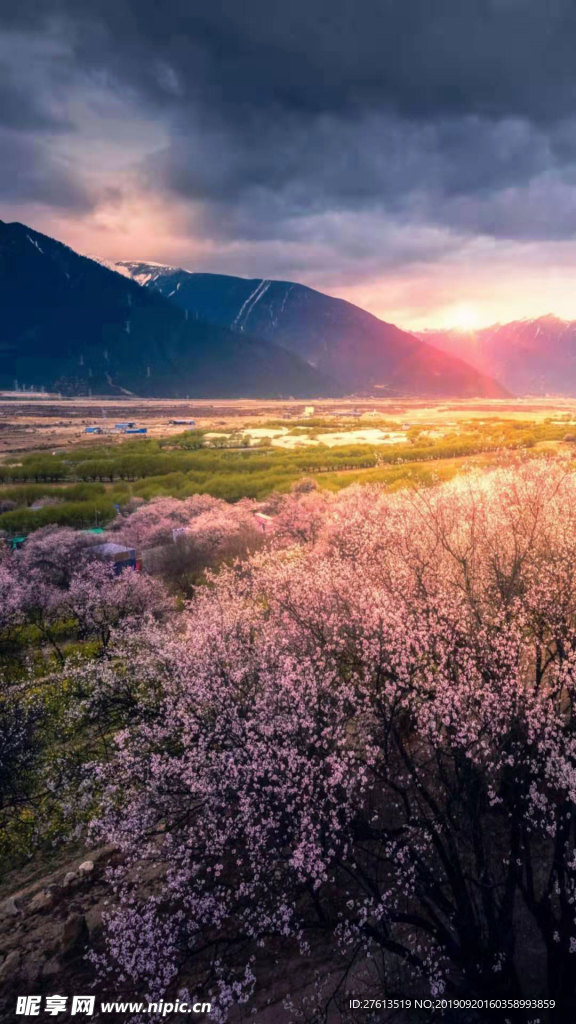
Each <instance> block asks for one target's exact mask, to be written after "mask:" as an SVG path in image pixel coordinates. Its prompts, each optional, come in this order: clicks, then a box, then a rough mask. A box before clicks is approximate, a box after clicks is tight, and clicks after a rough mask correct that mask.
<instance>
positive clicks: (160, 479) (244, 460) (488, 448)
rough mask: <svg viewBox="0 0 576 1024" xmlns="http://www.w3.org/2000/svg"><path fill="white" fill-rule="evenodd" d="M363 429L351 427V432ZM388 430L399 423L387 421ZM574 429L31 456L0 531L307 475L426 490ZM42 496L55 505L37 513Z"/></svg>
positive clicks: (244, 491)
mask: <svg viewBox="0 0 576 1024" xmlns="http://www.w3.org/2000/svg"><path fill="white" fill-rule="evenodd" d="M275 423H276V421H271V424H270V425H273V424H274V425H275ZM278 423H279V424H280V423H282V421H278ZM335 425H336V426H338V428H339V427H340V423H339V421H337V420H336V421H335V420H332V419H330V420H328V419H323V418H319V417H313V418H310V419H309V420H308V419H304V420H302V421H300V422H298V423H296V424H294V423H291V427H297V428H298V429H299V430H302V431H304V430H307V431H308V436H312V435H313V434H314V433H315V432H316V431H317V430H318V428H319V427H320V426H321V427H326V426H330V427H331V428H334V426H335ZM356 426H357V424H355V423H354V424H351V428H354V429H355V428H356ZM386 426H389V427H392V426H393V427H396V426H397V424H395V423H394V424H392V423H390V422H387V423H386ZM566 430H567V426H566V424H565V423H553V422H550V421H548V422H536V421H531V420H512V419H508V420H507V419H503V418H496V417H494V418H488V419H486V420H484V421H478V420H465V419H463V420H461V421H460V423H459V424H458V426H457V427H456V428H452V429H451V430H450V432H445V433H444V436H442V437H437V438H431V437H429V436H427V434H426V429H425V428H423V427H419V428H418V429H414V430H411V431H410V432H409V437H408V440H407V441H406V442H405V443H401V444H397V445H377V444H349V445H342V446H339V447H333V448H328V447H327V446H324V445H321V444H317V445H314V446H310V447H307V448H305V449H298V450H287V449H282V448H274V447H272V446H271V445H261V446H258V447H257V448H249V449H246V448H238V449H230V448H226V449H222V448H213V447H208V446H206V443H205V441H204V439H203V437H202V436H200V432H197V433H195V434H194V436H193V437H191V436H190V433H184V434H182V435H176V436H172V437H170V438H169V439H168V438H167V439H165V440H162V439H153V438H149V439H139V440H138V441H137V442H134V441H128V440H127V441H125V442H124V443H123V444H121V445H120V446H118V445H115V446H110V445H108V446H106V445H104V446H102V447H98V448H82V447H79V448H76V449H73V450H71V451H68V450H67V451H66V452H55V453H54V454H48V453H43V454H34V455H32V454H30V455H25V456H22V457H21V459H20V460H16V459H13V460H11V461H8V462H5V463H4V464H3V465H2V466H0V509H2V511H0V530H4V531H6V532H8V533H10V534H20V533H28V532H30V531H31V530H34V529H37V528H38V527H40V526H43V525H45V524H47V523H58V524H60V525H68V526H73V527H76V528H88V527H92V526H95V525H105V524H106V523H107V522H109V521H110V520H111V519H112V518H113V517H114V515H115V511H116V509H115V506H116V505H123V504H125V503H126V502H127V501H128V500H129V499H130V498H132V497H140V498H144V499H146V500H149V499H150V498H154V497H158V496H172V497H176V498H185V497H188V496H189V495H191V494H195V493H208V494H212V495H214V496H215V497H218V498H224V499H226V500H228V501H238V500H239V499H240V498H243V497H249V498H255V499H259V498H264V497H265V496H266V495H268V494H270V493H271V492H273V491H280V492H283V491H286V490H288V489H289V488H290V485H291V484H292V483H294V482H295V481H297V480H298V479H300V478H301V477H303V476H316V477H317V479H318V483H319V485H320V486H321V487H325V488H327V489H329V490H338V489H340V488H341V487H345V486H349V485H350V484H352V483H362V482H377V483H383V484H386V485H387V486H389V487H393V488H397V487H400V486H407V485H415V486H420V485H427V484H429V483H432V482H434V481H435V480H437V479H447V478H448V477H449V476H451V475H454V473H455V472H458V471H460V469H461V465H462V460H466V459H470V458H474V457H477V456H480V455H482V454H493V453H497V452H501V451H510V450H517V449H521V450H529V449H534V448H537V447H540V448H541V449H542V448H547V447H548V448H549V447H550V446H552V447H554V446H555V445H557V443H558V442H559V441H562V439H563V438H564V436H565V435H566ZM200 444H204V447H199V445H200ZM450 462H453V463H454V464H453V466H452V467H450V465H449V463H450ZM429 463H435V467H434V468H433V467H431V466H429V465H428V464H429ZM440 464H442V465H440ZM41 499H49V500H50V501H52V502H55V503H54V504H48V505H46V506H45V507H43V508H37V509H34V508H32V505H33V504H34V503H36V502H38V501H39V500H41Z"/></svg>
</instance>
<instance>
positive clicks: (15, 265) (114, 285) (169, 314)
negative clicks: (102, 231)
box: [0, 221, 337, 397]
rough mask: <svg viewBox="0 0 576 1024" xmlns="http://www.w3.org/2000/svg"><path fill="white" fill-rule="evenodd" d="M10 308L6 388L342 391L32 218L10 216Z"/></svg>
mask: <svg viewBox="0 0 576 1024" xmlns="http://www.w3.org/2000/svg"><path fill="white" fill-rule="evenodd" d="M0 307H1V309H2V329H1V332H0V388H11V387H13V386H14V383H15V382H17V383H18V386H19V387H22V386H25V387H30V386H34V387H35V388H41V387H45V388H46V389H48V390H56V391H61V392H62V393H64V394H88V393H90V392H92V393H94V394H110V393H116V394H122V393H128V394H130V393H135V394H138V395H143V396H159V395H163V396H166V397H186V396H190V397H203V396H222V397H259V396H268V397H276V396H290V395H294V396H303V397H308V396H313V395H318V394H326V393H334V391H335V390H336V391H337V387H336V385H335V384H334V383H333V382H331V381H328V380H327V379H326V377H325V376H323V375H322V374H321V373H320V372H318V371H317V370H315V369H314V368H313V367H311V366H309V365H308V364H307V363H306V362H305V361H304V360H302V359H299V358H298V356H296V355H295V354H293V353H290V352H288V351H285V350H283V349H282V348H280V347H278V346H276V345H273V344H271V343H270V342H267V341H264V340H261V339H258V338H253V337H251V336H250V335H249V334H239V333H238V332H233V331H230V330H228V329H227V328H226V327H225V326H217V325H214V324H208V323H203V322H199V321H197V320H196V319H195V318H192V317H190V316H189V314H188V313H187V312H186V311H184V310H182V309H180V308H178V306H176V305H175V304H173V303H171V302H169V301H168V300H167V299H165V298H164V297H163V296H162V295H160V294H159V293H158V292H155V291H147V290H146V289H143V288H141V287H139V285H137V284H136V283H134V282H133V281H130V280H127V279H126V278H125V277H122V276H120V275H119V274H117V273H115V272H113V271H111V270H109V269H107V268H106V267H104V266H102V265H100V264H99V263H97V262H95V261H94V260H91V259H88V258H87V257H85V256H81V255H79V254H78V253H77V252H74V251H73V250H72V249H70V248H68V247H67V246H65V245H63V244H61V243H60V242H57V241H55V240H54V239H52V238H48V237H47V236H45V235H42V234H39V233H38V232H37V231H33V230H32V229H31V228H28V227H26V226H25V225H23V224H6V223H4V222H2V221H0Z"/></svg>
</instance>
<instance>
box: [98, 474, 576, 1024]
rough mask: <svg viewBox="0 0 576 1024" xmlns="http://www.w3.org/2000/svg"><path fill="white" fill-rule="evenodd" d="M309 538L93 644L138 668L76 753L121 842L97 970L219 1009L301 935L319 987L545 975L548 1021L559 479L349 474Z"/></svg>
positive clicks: (565, 560)
mask: <svg viewBox="0 0 576 1024" xmlns="http://www.w3.org/2000/svg"><path fill="white" fill-rule="evenodd" d="M317 509H318V506H317V505H315V506H314V509H313V510H312V511H313V512H314V521H315V520H316V511H317ZM299 532H300V531H299ZM306 538H307V539H306V541H305V542H304V543H302V544H300V545H292V546H290V547H287V548H284V549H283V550H279V549H277V550H274V551H272V552H264V553H260V554H259V555H257V556H256V557H255V559H254V560H253V562H252V563H251V564H249V565H244V566H243V567H242V570H241V571H238V570H234V569H226V570H223V571H222V572H221V573H220V574H219V576H218V577H217V578H215V579H214V580H213V581H212V585H211V587H210V588H204V589H203V590H202V591H201V592H199V593H198V594H197V596H196V598H195V600H194V602H193V603H192V605H191V606H190V609H189V611H188V612H187V613H186V615H185V616H184V622H183V623H182V622H181V623H180V624H179V626H178V627H177V628H173V629H172V630H171V631H167V630H166V629H163V630H162V631H158V629H156V628H154V627H149V628H147V629H146V630H145V631H143V633H142V635H141V637H140V642H141V645H142V651H143V652H146V656H145V657H144V654H143V656H142V657H141V658H140V659H139V660H136V661H135V660H134V659H133V658H132V657H131V656H130V655H129V654H128V653H127V652H126V653H125V654H124V656H123V655H122V644H121V643H120V646H119V648H118V650H116V652H115V659H114V660H110V661H108V662H107V663H106V665H105V666H104V667H103V675H102V681H101V684H100V685H102V686H106V687H111V686H112V687H113V686H114V683H113V676H114V672H117V673H118V680H119V681H118V684H117V685H125V679H126V675H127V674H128V675H129V676H130V675H131V676H132V677H133V685H134V686H135V687H138V686H139V687H140V689H141V692H143V693H145V692H147V690H148V689H149V687H150V686H151V684H152V679H154V680H156V682H157V681H158V680H160V684H159V685H160V689H159V691H158V689H156V691H155V700H156V703H155V711H154V715H153V717H151V716H150V714H149V712H148V711H146V712H143V713H142V715H140V716H139V715H138V714H137V713H136V715H135V718H134V719H133V720H132V721H131V723H130V724H129V725H128V726H127V728H125V729H124V730H123V731H122V733H121V734H120V735H119V736H118V744H117V751H116V754H115V756H114V757H113V759H112V761H111V762H110V763H109V764H106V763H104V762H103V763H101V764H100V765H99V766H94V767H93V769H91V771H92V772H93V773H94V775H95V777H96V779H97V782H98V786H100V787H102V788H103V794H104V795H103V798H102V808H101V813H100V816H99V818H98V820H97V821H95V823H94V831H95V834H96V835H98V836H99V837H100V838H102V839H105V840H106V841H109V842H112V843H115V844H117V845H118V846H119V848H120V849H121V850H122V851H123V854H124V866H123V868H121V869H119V871H118V872H117V873H116V876H115V879H114V885H115V891H116V900H117V905H116V909H115V910H114V911H113V912H112V913H111V914H110V915H109V917H108V921H107V939H106V951H105V953H104V955H103V957H102V958H101V959H100V970H101V971H102V972H103V974H104V975H105V976H107V977H109V976H114V977H115V978H116V983H117V984H124V985H125V986H126V987H127V988H128V989H131V990H133V991H134V990H136V991H139V992H142V991H145V992H146V993H147V994H148V995H149V996H150V997H157V996H158V995H159V994H161V993H165V992H166V991H167V990H171V989H175V988H181V987H182V986H185V985H186V984H187V983H188V982H189V979H192V978H193V979H195V982H196V983H198V984H200V985H201V986H204V988H203V990H204V991H206V990H209V989H211V990H212V994H213V998H214V1001H215V1003H216V1005H217V1007H218V1014H219V1016H220V1019H226V1018H227V1016H228V1014H229V1012H230V1008H231V1006H232V1005H233V1004H234V1003H236V1002H238V1001H243V1000H245V999H247V998H249V997H250V996H251V994H252V992H253V990H254V986H255V984H257V981H258V973H259V967H260V966H261V962H262V958H264V959H265V958H266V957H276V958H277V957H278V956H279V955H280V956H284V957H286V958H287V959H289V958H291V957H292V958H293V957H294V956H295V951H297V950H299V951H300V953H301V954H302V955H306V954H307V953H308V952H309V951H310V950H313V949H314V948H315V945H316V944H318V942H319V941H320V940H321V939H322V940H323V941H328V942H329V943H330V944H331V947H332V949H333V951H334V959H333V964H332V967H331V975H332V980H333V990H332V993H328V995H327V997H326V998H327V999H328V1000H330V999H332V1000H333V1001H336V1000H337V993H339V992H340V993H342V994H346V978H348V977H350V976H352V977H353V972H354V970H364V969H365V968H366V965H367V964H371V965H372V970H373V972H374V977H375V979H376V981H375V984H376V986H377V987H379V988H381V985H382V983H383V979H386V984H387V986H388V989H389V988H390V985H392V987H394V985H395V984H396V985H397V986H398V987H400V986H402V987H403V989H404V991H406V990H407V986H408V985H410V986H412V991H427V992H432V993H433V994H441V993H445V994H446V995H450V996H453V997H455V996H466V997H476V996H477V997H482V998H501V997H510V998H516V997H518V996H519V995H532V996H540V997H541V996H543V995H544V996H546V997H547V998H552V999H555V1000H556V1003H557V1006H558V1007H559V1009H558V1011H557V1012H556V1015H554V1013H553V1014H552V1017H551V1019H554V1020H557V1021H563V1020H564V1019H565V1016H562V1014H565V1012H566V1006H567V1005H568V1004H569V1000H571V999H573V998H574V987H575V982H574V978H575V976H576V975H575V972H574V967H573V965H574V958H575V956H576V824H575V823H576V740H575V733H574V708H575V706H576V700H575V698H576V580H575V578H574V575H573V572H572V568H571V567H572V566H573V565H574V562H575V558H576V481H575V479H574V476H573V475H572V474H566V473H564V472H563V470H562V469H559V468H558V467H557V466H556V465H555V464H553V463H548V462H545V463H542V464H527V465H525V466H521V467H518V468H511V469H508V470H503V471H499V472H496V473H493V474H490V475H486V476H484V477H472V478H466V479H464V480H461V481H458V482H456V483H453V484H450V485H446V486H444V487H442V488H438V489H436V490H434V491H430V492H427V493H423V494H409V495H406V494H402V495H396V496H392V497H390V496H386V495H384V494H382V493H381V492H378V491H376V490H374V489H366V490H362V489H353V490H352V491H351V492H349V493H346V494H344V495H343V496H340V497H337V498H334V499H331V500H329V501H327V502H326V503H325V506H324V515H323V518H322V522H320V523H317V524H316V521H315V525H314V529H313V531H311V532H310V531H309V530H307V532H306ZM146 664H150V665H152V664H153V665H154V666H155V668H154V671H153V673H150V670H148V669H147V668H146ZM159 666H161V668H159ZM111 677H112V678H111ZM120 680H122V682H120ZM98 685H99V683H98V680H97V679H95V680H94V686H95V687H96V688H97V687H98ZM144 706H146V701H144ZM151 861H152V862H153V863H154V864H155V865H156V868H155V872H156V876H157V877H156V882H155V885H154V887H153V888H152V889H151V887H150V885H149V884H147V882H146V879H147V878H148V877H149V874H148V872H149V864H150V862H151ZM528 946H529V949H530V950H531V951H532V952H528V951H527V948H528ZM340 968H341V970H340V971H339V976H338V977H336V974H338V970H339V969H340ZM539 978H540V979H542V978H543V979H544V980H543V981H542V980H539Z"/></svg>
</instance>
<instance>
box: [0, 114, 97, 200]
mask: <svg viewBox="0 0 576 1024" xmlns="http://www.w3.org/2000/svg"><path fill="white" fill-rule="evenodd" d="M0 153H1V154H2V164H1V168H0V201H11V202H14V201H18V202H22V203H26V204H46V205H47V206H54V207H57V208H61V209H65V210H71V211H74V212H83V211H84V212H85V211H87V210H89V209H91V208H92V200H91V198H90V196H89V194H88V192H87V190H86V189H85V188H84V187H83V185H82V183H81V182H79V181H78V180H77V179H76V177H75V176H74V175H73V174H72V172H71V171H70V169H69V168H68V167H67V166H66V164H65V163H63V162H62V161H60V160H59V159H58V158H57V157H56V156H54V154H53V153H52V152H51V150H50V148H49V147H47V146H46V144H45V143H43V142H41V141H38V140H36V139H33V138H28V137H26V136H23V135H21V134H20V133H17V132H11V131H5V130H3V129H2V128H0Z"/></svg>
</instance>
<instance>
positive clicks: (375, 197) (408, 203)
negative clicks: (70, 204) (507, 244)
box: [0, 0, 576, 259]
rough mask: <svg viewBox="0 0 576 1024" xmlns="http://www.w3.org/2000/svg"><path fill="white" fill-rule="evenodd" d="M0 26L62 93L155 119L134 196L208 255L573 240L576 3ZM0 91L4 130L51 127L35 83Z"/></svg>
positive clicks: (56, 11) (155, 3) (231, 4)
mask: <svg viewBox="0 0 576 1024" xmlns="http://www.w3.org/2000/svg"><path fill="white" fill-rule="evenodd" d="M9 19H10V23H9V26H8V27H9V28H10V30H11V31H12V32H14V31H17V32H18V33H19V34H20V35H21V36H24V37H28V38H30V39H33V38H41V37H42V34H43V33H44V34H50V35H51V37H52V38H55V39H56V38H57V39H60V40H62V43H63V45H64V46H65V48H66V54H67V56H66V58H65V60H64V58H62V62H61V65H62V67H64V64H65V71H64V72H62V73H64V74H65V77H66V79H67V81H69V82H70V88H71V90H72V91H73V89H74V81H75V80H76V82H77V87H78V88H79V87H80V86H79V84H78V83H80V82H81V83H82V88H83V89H87V88H88V89H89V88H90V83H92V84H93V85H94V83H98V85H99V87H102V85H105V86H106V88H108V89H110V90H112V91H113V92H114V93H115V94H116V95H118V96H126V97H129V98H130V102H131V103H133V104H134V103H135V104H137V105H138V107H139V109H140V110H141V111H142V113H143V114H144V115H146V114H148V115H149V116H150V117H151V118H154V119H157V120H158V119H160V120H161V121H162V123H163V125H164V127H165V131H166V133H167V136H168V142H167V144H166V145H165V146H164V147H163V148H162V149H160V150H159V151H157V152H155V153H154V154H152V155H150V156H149V157H148V158H147V159H146V160H145V161H144V162H143V164H142V166H141V170H140V175H141V177H140V180H141V182H142V183H143V186H144V187H145V188H146V189H148V190H150V191H152V192H156V193H160V194H167V195H174V196H176V197H178V198H180V199H184V200H186V201H189V202H190V204H191V207H193V208H194V216H195V223H196V224H200V225H201V226H202V228H203V230H204V231H205V232H206V233H207V234H208V235H209V236H210V237H211V238H214V239H224V240H226V239H236V240H246V241H247V242H256V243H259V242H262V241H268V242H274V241H276V242H282V241H285V242H286V243H289V244H292V243H294V244H295V240H300V242H299V244H304V243H303V241H302V238H303V235H304V234H305V232H306V231H308V230H309V229H310V226H311V225H312V224H313V223H314V224H315V225H316V230H318V231H322V230H325V224H326V223H327V220H326V218H328V219H329V218H330V216H332V217H334V216H336V215H338V214H340V215H342V216H344V217H347V216H348V215H351V214H356V215H358V216H360V215H364V214H368V215H369V216H372V217H373V218H374V223H380V222H381V220H382V218H386V217H387V218H389V219H390V220H391V221H392V222H393V223H394V224H395V225H396V226H400V228H401V229H403V228H404V227H405V226H406V225H407V224H410V223H413V224H414V225H415V227H416V228H418V229H420V228H423V227H425V226H426V225H439V226H441V227H444V228H445V229H446V230H447V231H448V232H453V233H456V234H462V233H469V234H470V235H474V234H475V233H485V234H488V235H492V236H495V237H505V238H522V239H525V238H542V237H550V238H563V237H569V236H570V235H571V234H573V232H574V230H575V229H576V217H575V213H574V202H573V200H572V189H573V188H574V181H575V180H576V170H575V169H576V129H575V123H574V120H573V111H574V110H575V109H576V72H575V71H574V52H575V48H576V4H574V2H573V0H465V2H462V0H360V2H352V0H291V2H290V3H289V4H288V3H286V4H271V3H270V0H249V2H246V3H239V2H238V0H162V2H159V0H73V2H72V0H48V2H46V0H36V2H33V0H23V3H21V4H19V5H18V6H17V8H16V9H15V10H12V11H10V12H9ZM75 76H76V78H75ZM2 81H3V80H2V77H1V75H0V89H1V88H2ZM5 88H6V89H7V92H8V101H7V105H6V113H5V117H7V118H8V119H11V123H13V121H14V119H15V118H16V120H18V113H17V111H18V107H20V110H21V120H20V126H21V127H22V128H26V129H30V130H32V129H34V128H35V127H36V128H37V129H39V128H41V127H43V124H44V122H43V119H44V120H45V121H48V120H49V118H50V117H53V118H56V119H57V118H58V117H60V118H63V117H64V114H63V113H62V111H60V112H59V113H58V114H55V113H54V111H50V110H49V109H48V108H46V106H43V104H42V102H41V101H40V100H39V99H38V98H39V97H42V95H43V90H42V83H41V82H40V81H39V80H38V79H37V78H36V77H35V70H34V67H23V68H22V69H21V74H20V76H18V74H16V77H12V78H10V79H9V80H8V79H6V83H5ZM10 90H11V92H10ZM35 119H36V124H35ZM54 130H55V131H56V130H58V129H57V128H56V125H54ZM43 152H45V151H43ZM42 161H43V157H42V152H39V153H38V155H37V173H38V174H39V175H40V179H42V177H43V175H44V177H46V175H47V176H48V178H49V177H50V175H51V174H52V173H53V172H54V170H55V164H54V160H53V159H52V158H51V160H46V159H45V160H44V167H43V168H42ZM0 177H1V178H2V179H5V178H6V174H5V172H2V171H0ZM46 180H47V179H46ZM60 181H61V184H62V183H63V182H62V179H60ZM63 187H65V185H63ZM71 188H72V186H71ZM77 188H80V189H81V183H78V184H77ZM48 194H49V189H47V188H46V187H45V188H44V196H45V197H46V195H48ZM54 194H55V195H58V196H59V195H60V189H59V187H58V188H55V193H54ZM71 195H72V192H71ZM46 201H50V200H49V199H47V200H46ZM323 218H324V219H323ZM320 225H324V227H323V228H321V227H320ZM396 233H397V232H396ZM392 235H394V232H392ZM353 236H355V231H350V230H348V231H347V232H344V233H343V235H342V244H343V245H344V246H345V245H349V246H350V247H351V248H350V250H349V251H350V252H351V253H353V251H354V247H355V244H356V243H354V242H353V241H352V238H353ZM415 237H419V236H415ZM313 242H314V239H313V238H309V244H310V245H311V247H312V248H313ZM318 242H319V245H320V248H321V249H322V247H323V244H324V243H323V242H322V241H321V239H318ZM434 244H435V243H434ZM409 248H410V247H409ZM422 256H423V258H427V250H426V248H424V250H423V252H422ZM398 258H400V259H405V258H406V251H405V247H404V248H403V247H402V246H401V247H400V248H399V251H398Z"/></svg>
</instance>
